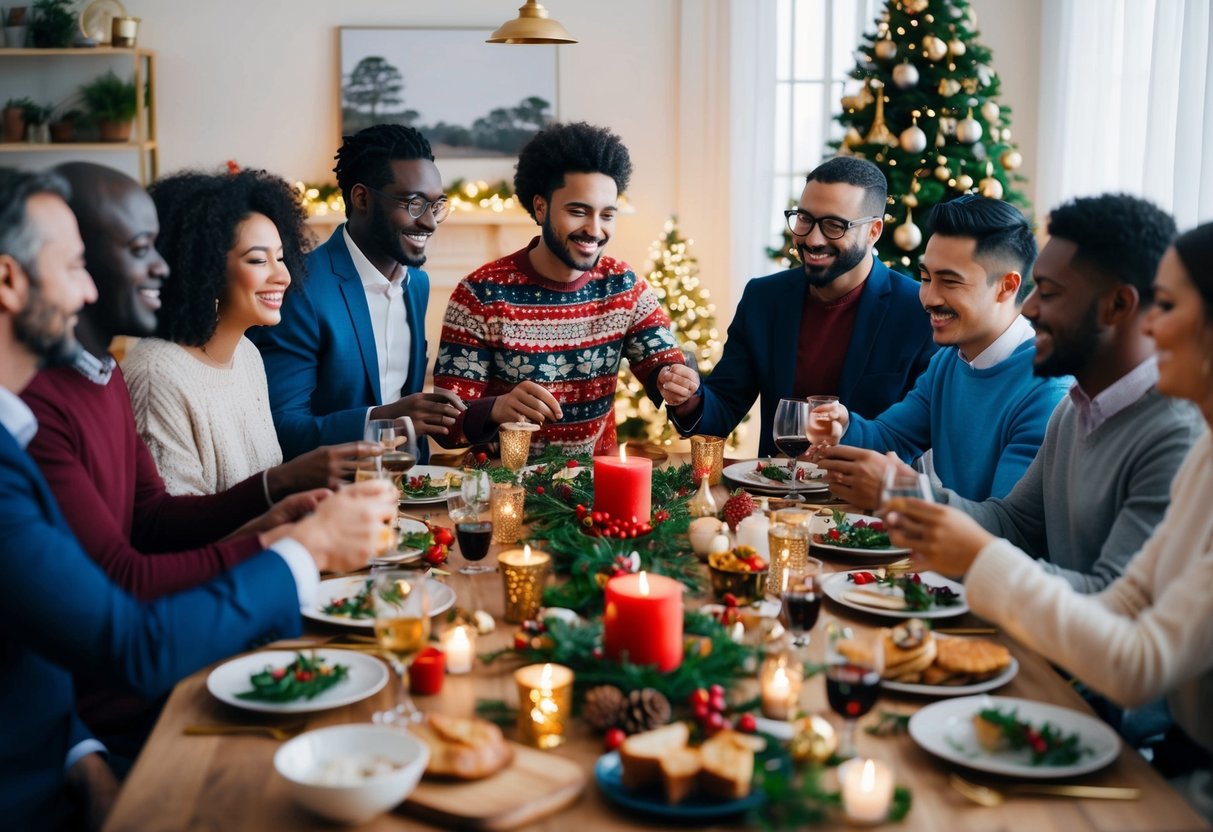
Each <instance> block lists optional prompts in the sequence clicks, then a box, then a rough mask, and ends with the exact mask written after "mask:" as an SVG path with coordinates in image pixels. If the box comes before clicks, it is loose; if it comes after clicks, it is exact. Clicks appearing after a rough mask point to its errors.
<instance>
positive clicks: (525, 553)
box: [522, 543, 551, 667]
mask: <svg viewBox="0 0 1213 832" xmlns="http://www.w3.org/2000/svg"><path fill="white" fill-rule="evenodd" d="M530 559H531V544H529V543H527V544H524V545H523V547H522V562H523V563H526V562H527V561H528V560H530ZM548 667H551V665H548Z"/></svg>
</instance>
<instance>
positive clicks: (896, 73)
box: [893, 61, 918, 90]
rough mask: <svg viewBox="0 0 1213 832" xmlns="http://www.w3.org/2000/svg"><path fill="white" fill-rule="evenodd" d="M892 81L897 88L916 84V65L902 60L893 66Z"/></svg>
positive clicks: (909, 87)
mask: <svg viewBox="0 0 1213 832" xmlns="http://www.w3.org/2000/svg"><path fill="white" fill-rule="evenodd" d="M893 83H894V84H896V85H897V88H898V89H902V90H908V89H912V88H914V87H916V86H918V67H916V66H914V64H912V63H910V62H909V61H903V62H901V63H899V64H898V65H897V66H895V67H893Z"/></svg>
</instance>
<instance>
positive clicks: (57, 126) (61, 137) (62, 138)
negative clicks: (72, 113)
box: [51, 121, 76, 144]
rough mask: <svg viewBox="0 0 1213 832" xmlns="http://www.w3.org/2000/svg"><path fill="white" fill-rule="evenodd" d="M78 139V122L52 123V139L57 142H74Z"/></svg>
mask: <svg viewBox="0 0 1213 832" xmlns="http://www.w3.org/2000/svg"><path fill="white" fill-rule="evenodd" d="M75 140H76V122H74V121H56V122H54V123H53V124H51V141H52V142H55V143H56V144H62V143H64V142H74V141H75Z"/></svg>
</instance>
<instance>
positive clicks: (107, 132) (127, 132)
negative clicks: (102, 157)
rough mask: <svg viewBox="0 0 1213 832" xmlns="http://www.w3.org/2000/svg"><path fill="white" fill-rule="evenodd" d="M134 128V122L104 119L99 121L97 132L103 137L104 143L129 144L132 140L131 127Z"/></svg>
mask: <svg viewBox="0 0 1213 832" xmlns="http://www.w3.org/2000/svg"><path fill="white" fill-rule="evenodd" d="M133 126H134V122H133V121H106V120H104V119H101V120H98V121H97V132H98V133H99V134H100V136H101V141H103V142H129V141H130V140H131V127H133Z"/></svg>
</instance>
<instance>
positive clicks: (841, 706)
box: [826, 621, 884, 757]
mask: <svg viewBox="0 0 1213 832" xmlns="http://www.w3.org/2000/svg"><path fill="white" fill-rule="evenodd" d="M827 632H828V633H829V643H828V647H827V650H826V696H827V698H828V699H829V700H830V707H831V708H832V709H833V710H834V713H836V714H838V715H839V716H841V717H842V718H843V724H844V729H843V734H842V742H841V744H840V745H839V749H838V754H839V756H840V757H854V756H855V723H856V721H857V720H858V719H859V718H860V717H861V716H863V715H864V714H866V713H867V712H868V711H870V710H872V706H873V705H875V704H876V700H877V699H878V698H879V697H880V677H881V673H883V671H884V637H883V636H882V635H881V633H880V631H879V630H868V631H861V630H852V629H851V628H850V627H843V626H841V625H840V624H839V623H838V622H837V621H831V622H830V625H829V627H828V629H827Z"/></svg>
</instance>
